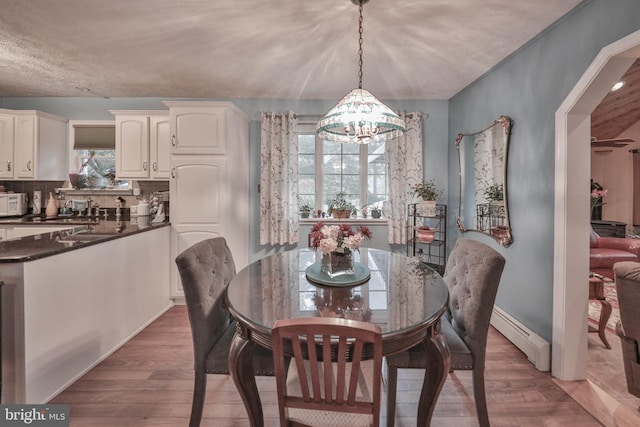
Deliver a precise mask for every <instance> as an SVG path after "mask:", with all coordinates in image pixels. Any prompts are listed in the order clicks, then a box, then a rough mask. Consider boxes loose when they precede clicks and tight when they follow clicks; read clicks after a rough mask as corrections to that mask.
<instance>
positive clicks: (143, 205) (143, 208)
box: [138, 201, 150, 216]
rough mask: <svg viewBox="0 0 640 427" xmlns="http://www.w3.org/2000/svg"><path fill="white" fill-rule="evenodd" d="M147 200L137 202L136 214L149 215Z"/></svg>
mask: <svg viewBox="0 0 640 427" xmlns="http://www.w3.org/2000/svg"><path fill="white" fill-rule="evenodd" d="M149 212H150V210H149V202H147V201H142V202H140V203H138V216H149Z"/></svg>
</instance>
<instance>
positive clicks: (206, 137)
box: [165, 101, 238, 154]
mask: <svg viewBox="0 0 640 427" xmlns="http://www.w3.org/2000/svg"><path fill="white" fill-rule="evenodd" d="M165 104H166V105H168V106H169V107H170V109H169V114H170V116H171V153H172V154H225V153H226V150H227V144H228V143H232V144H234V145H235V141H232V140H231V139H232V136H231V135H229V134H228V132H229V128H228V122H229V120H233V119H234V118H235V116H237V114H238V112H237V111H236V110H237V108H238V107H236V106H235V105H234V104H232V103H230V102H200V103H199V105H195V104H194V103H193V102H181V101H171V102H165Z"/></svg>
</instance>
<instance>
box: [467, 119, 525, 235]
mask: <svg viewBox="0 0 640 427" xmlns="http://www.w3.org/2000/svg"><path fill="white" fill-rule="evenodd" d="M512 124H513V122H512V121H511V119H510V118H509V117H506V116H500V117H499V118H498V119H497V120H496V121H495V122H493V124H492V125H491V126H489V127H488V128H486V129H484V130H481V131H480V132H477V133H472V134H463V133H461V134H458V137H457V138H456V141H455V143H456V148H457V150H458V164H459V168H460V205H459V209H458V219H457V225H458V228H459V229H460V230H461V231H463V232H464V231H479V232H481V233H485V234H487V235H489V236H491V237H493V238H494V239H496V240H497V241H498V242H499V243H500V244H501V245H503V246H509V245H510V244H511V242H512V241H513V237H512V236H511V226H510V224H509V208H508V204H507V200H508V194H507V154H508V151H509V136H510V135H511V126H512Z"/></svg>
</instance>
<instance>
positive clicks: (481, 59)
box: [0, 0, 581, 99]
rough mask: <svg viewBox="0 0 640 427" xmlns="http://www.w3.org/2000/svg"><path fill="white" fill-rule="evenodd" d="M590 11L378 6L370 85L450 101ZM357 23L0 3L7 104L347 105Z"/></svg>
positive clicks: (283, 12)
mask: <svg viewBox="0 0 640 427" xmlns="http://www.w3.org/2000/svg"><path fill="white" fill-rule="evenodd" d="M580 1H581V0H535V1H532V0H393V1H391V0H371V1H369V2H368V3H367V4H365V6H364V58H363V59H364V81H363V86H364V87H365V88H366V89H369V90H370V91H371V92H373V93H374V94H375V95H376V96H378V97H380V98H384V99H448V98H450V97H451V96H453V95H454V94H456V93H457V92H458V91H460V90H461V89H463V88H464V87H465V86H467V85H468V84H469V83H471V82H472V81H474V80H475V79H477V78H478V77H480V76H481V75H482V74H484V73H485V72H487V71H488V70H490V69H491V68H492V67H493V66H495V65H496V64H498V63H499V62H500V61H501V60H502V59H504V58H505V57H507V56H508V55H509V54H511V53H513V52H514V51H515V50H517V49H518V48H519V47H521V46H522V45H523V44H525V43H526V42H527V41H529V40H530V39H531V38H533V37H534V36H535V35H536V34H538V33H539V32H540V31H542V30H544V29H545V28H546V27H548V26H549V25H550V24H552V23H553V22H554V21H556V20H557V19H558V18H559V17H561V16H562V15H564V14H565V13H567V12H568V11H569V10H571V9H572V8H573V7H574V6H576V5H577V4H579V3H580ZM357 23H358V8H357V6H355V5H353V4H352V3H351V1H350V0H316V1H311V0H271V1H268V0H242V1H238V0H188V1H187V0H126V1H125V0H64V1H60V0H0V96H5V97H6V96H103V97H190V98H231V97H233V98H287V99H336V98H339V97H342V96H343V95H344V94H345V93H346V92H347V91H349V90H350V89H352V88H354V87H356V86H357V83H358V76H357V59H358V58H357V49H358V44H357V39H358V32H357ZM83 88H87V89H88V91H83V90H82V89H83Z"/></svg>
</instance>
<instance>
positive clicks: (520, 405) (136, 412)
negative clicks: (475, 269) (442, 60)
mask: <svg viewBox="0 0 640 427" xmlns="http://www.w3.org/2000/svg"><path fill="white" fill-rule="evenodd" d="M592 335H593V334H592ZM610 342H611V343H612V345H613V337H611V341H610ZM192 365H193V358H192V348H191V332H190V329H189V323H188V319H187V313H186V308H185V307H184V306H176V307H173V308H172V309H170V310H169V311H168V312H167V313H165V314H164V315H162V316H161V317H160V318H159V319H158V320H156V321H155V322H153V323H152V324H151V325H150V326H149V327H147V328H146V329H145V330H144V331H142V332H141V333H140V334H138V335H137V336H136V337H134V338H133V339H132V340H131V341H129V342H128V343H127V344H126V345H124V346H123V347H122V348H120V349H119V350H118V351H116V352H115V353H114V354H112V355H111V356H110V357H109V358H107V359H106V360H104V361H103V362H102V363H100V364H99V365H98V366H96V367H95V368H94V369H92V370H91V371H90V372H88V373H87V374H86V375H84V376H83V377H82V378H80V379H79V380H78V381H76V382H75V383H74V384H72V385H71V386H70V387H69V388H68V389H67V390H65V391H64V392H62V393H61V394H60V395H58V396H57V397H56V398H55V399H53V400H52V401H51V403H67V404H69V405H70V411H71V426H75V427H81V426H87V427H89V426H90V427H102V426H109V427H115V426H157V427H161V426H171V427H179V426H187V425H188V422H189V414H190V410H191V393H192V390H193V389H192V387H193V383H192V381H193V369H192ZM421 375H423V372H422V371H419V370H400V371H399V378H400V380H399V382H398V409H397V418H396V426H399V427H402V426H412V425H415V421H416V420H415V411H416V402H417V400H418V397H419V389H420V384H421ZM486 387H487V400H488V409H489V417H490V419H491V424H492V426H498V427H499V426H519V427H527V426H532V427H533V426H536V427H537V426H563V427H564V426H581V427H584V426H599V425H601V424H600V423H599V422H598V421H597V420H596V419H595V418H594V417H593V416H591V415H590V414H589V413H588V412H587V411H586V410H585V409H583V407H582V406H580V405H579V404H578V403H576V401H574V400H573V399H572V398H571V397H570V396H569V395H568V394H567V393H565V392H564V391H563V390H562V389H561V388H560V387H559V386H558V385H557V384H556V383H555V382H554V381H553V380H552V378H551V375H550V374H549V373H548V372H539V371H537V370H536V369H535V368H534V367H533V365H532V364H531V363H530V362H529V361H527V359H526V357H525V356H524V355H523V354H522V353H521V352H520V351H519V350H518V349H517V348H515V347H514V346H513V345H511V344H510V343H509V342H508V341H507V340H506V339H505V338H504V337H503V336H502V335H500V334H499V333H498V332H496V331H495V330H493V329H492V330H491V331H490V334H489V342H488V356H487V367H486ZM258 388H259V390H260V394H261V397H262V403H263V408H264V414H265V425H266V426H276V425H277V424H278V423H277V399H276V393H275V381H274V380H273V378H264V377H262V378H260V377H259V378H258ZM383 393H384V390H383ZM383 401H386V395H383ZM247 423H248V421H247V417H246V413H245V410H244V407H243V406H242V402H241V401H240V397H239V395H238V393H237V391H236V389H235V386H234V385H233V382H232V381H231V378H230V377H228V376H224V375H209V379H208V386H207V398H206V403H205V411H204V418H203V422H202V426H215V427H227V426H243V427H244V426H246V425H247ZM385 423H386V406H383V409H382V420H381V425H385ZM432 425H434V426H447V427H458V426H460V427H462V426H476V425H477V421H476V415H475V407H474V403H473V392H472V386H471V376H470V372H465V371H459V372H455V373H454V374H451V375H450V376H449V378H448V379H447V382H446V384H445V386H444V389H443V391H442V393H441V395H440V398H439V400H438V404H437V406H436V408H435V416H434V420H433V423H432ZM618 425H623V424H618Z"/></svg>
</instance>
